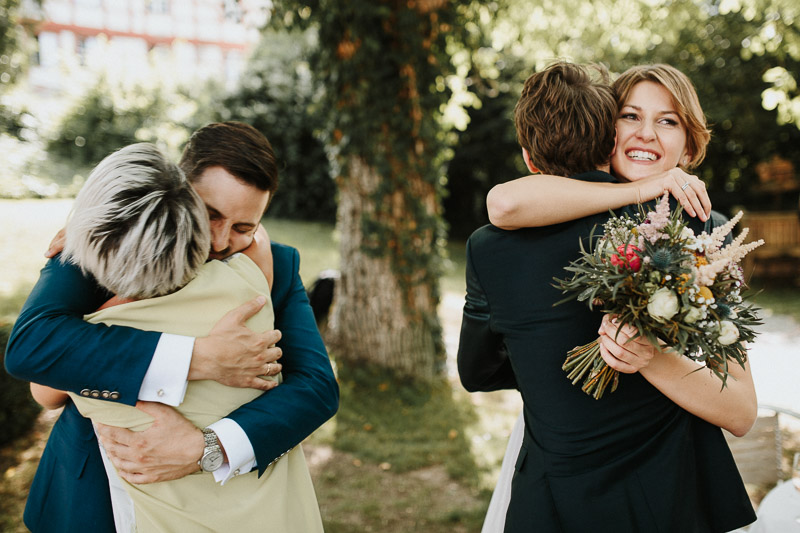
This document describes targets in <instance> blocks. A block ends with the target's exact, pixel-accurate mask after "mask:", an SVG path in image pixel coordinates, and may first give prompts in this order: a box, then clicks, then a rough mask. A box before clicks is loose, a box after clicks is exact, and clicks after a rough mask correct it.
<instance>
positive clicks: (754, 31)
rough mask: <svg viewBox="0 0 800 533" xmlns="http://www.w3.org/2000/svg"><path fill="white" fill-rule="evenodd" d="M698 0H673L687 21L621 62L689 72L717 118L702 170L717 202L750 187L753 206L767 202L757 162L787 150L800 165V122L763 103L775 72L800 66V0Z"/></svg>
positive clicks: (678, 16)
mask: <svg viewBox="0 0 800 533" xmlns="http://www.w3.org/2000/svg"><path fill="white" fill-rule="evenodd" d="M690 6H691V10H690V11H689V8H687V7H680V6H670V10H671V11H670V16H669V18H668V19H667V20H669V21H673V20H675V21H676V22H677V21H680V26H678V25H677V24H676V25H675V27H674V28H673V32H674V34H673V35H672V36H670V38H669V39H666V38H665V39H664V40H663V42H662V43H661V44H658V45H656V46H654V47H653V48H652V50H647V51H646V52H644V53H641V54H633V55H629V56H628V58H626V61H625V63H620V64H619V67H618V69H619V70H622V69H623V68H627V67H628V66H630V65H632V64H634V63H643V62H663V63H669V64H671V65H673V66H675V67H677V68H678V69H680V70H682V71H683V72H685V73H686V74H687V75H689V77H690V78H691V79H692V81H693V82H694V84H695V86H696V88H697V92H698V95H699V97H700V103H701V104H702V106H703V110H704V111H705V113H706V115H707V116H708V119H709V122H710V123H711V125H712V140H711V143H710V145H709V149H708V156H707V157H706V160H705V162H704V163H703V164H702V165H701V167H700V176H701V177H702V178H703V179H704V180H705V181H706V183H708V184H709V189H710V191H712V193H714V200H715V208H717V209H723V210H728V208H730V207H731V206H732V205H737V204H741V203H742V202H743V198H742V196H743V194H745V193H748V195H749V196H750V201H751V202H752V204H751V205H750V207H751V208H758V207H763V205H759V203H758V202H759V200H760V199H758V198H754V197H753V196H752V193H753V191H752V190H753V188H754V187H755V186H756V185H758V179H757V176H756V173H755V165H756V164H758V163H759V162H761V161H766V160H768V159H770V158H771V157H772V156H773V155H780V156H782V157H784V158H786V159H789V160H790V161H792V162H793V163H794V166H795V168H800V151H798V150H797V146H799V145H800V129H798V127H797V126H796V125H794V124H786V123H780V122H781V120H780V118H781V117H780V115H779V114H778V112H777V110H776V109H775V108H772V109H765V108H764V106H763V105H762V104H763V102H762V94H763V93H764V92H765V91H767V90H768V89H769V88H770V83H769V82H767V81H766V80H765V75H766V73H767V72H768V71H770V70H771V69H775V68H780V69H784V70H785V71H786V72H791V73H798V72H800V47H798V44H797V43H798V40H800V10H798V7H797V4H796V3H789V2H763V1H760V0H752V1H742V2H721V3H715V4H712V5H708V4H705V3H699V2H698V3H694V4H690ZM682 12H683V13H682ZM673 15H675V16H673ZM615 68H617V67H616V66H615ZM784 122H785V121H784ZM753 132H758V136H757V137H754V136H753ZM794 203H795V204H796V198H795V202H794Z"/></svg>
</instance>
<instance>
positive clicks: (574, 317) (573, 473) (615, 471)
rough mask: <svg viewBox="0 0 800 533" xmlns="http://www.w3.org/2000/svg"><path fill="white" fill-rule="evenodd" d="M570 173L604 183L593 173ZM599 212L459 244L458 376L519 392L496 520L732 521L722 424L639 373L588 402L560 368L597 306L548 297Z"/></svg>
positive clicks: (670, 525) (734, 502)
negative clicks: (463, 266)
mask: <svg viewBox="0 0 800 533" xmlns="http://www.w3.org/2000/svg"><path fill="white" fill-rule="evenodd" d="M576 178H577V179H582V180H587V181H613V178H612V177H611V176H610V175H608V174H605V173H602V172H592V173H587V174H581V175H579V176H576ZM607 218H608V215H597V216H592V217H587V218H583V219H580V220H576V221H573V222H567V223H564V224H557V225H553V226H548V227H543V228H528V229H521V230H517V231H504V230H501V229H498V228H496V227H494V226H484V227H483V228H481V229H479V230H477V231H476V232H475V233H474V234H473V235H472V236H471V237H470V239H469V241H468V244H467V298H466V305H465V307H464V317H463V323H462V329H461V340H460V345H459V352H458V367H459V374H460V377H461V380H462V383H463V385H464V387H465V388H466V389H467V390H470V391H487V390H495V389H499V388H518V389H519V391H520V393H521V394H522V398H523V401H524V417H525V429H526V433H525V438H524V441H523V447H522V450H521V452H520V456H519V459H518V461H517V468H516V472H515V476H514V482H513V485H512V496H511V503H510V506H509V511H508V515H507V523H506V527H507V529H506V531H510V532H516V531H519V532H522V531H525V532H529V531H536V532H537V533H539V532H541V533H547V532H575V533H582V532H585V531H592V532H595V533H597V532H605V531H608V532H615V533H618V532H627V531H641V532H648V533H649V532H657V531H663V532H678V531H680V532H691V531H729V530H731V529H734V528H736V527H739V526H741V525H744V524H747V523H749V522H751V521H752V520H753V519H754V518H755V517H754V515H753V510H752V507H751V506H750V504H749V501H748V499H747V495H746V493H745V492H744V487H743V484H742V482H741V478H740V477H739V474H738V471H737V470H736V466H735V464H734V463H733V460H732V457H731V454H730V451H729V450H728V447H727V445H726V444H725V441H724V438H723V436H722V434H721V431H720V429H719V428H715V427H713V426H710V425H709V424H707V423H706V422H704V421H702V420H700V419H698V418H697V417H695V416H693V415H691V414H689V413H688V412H686V411H684V410H683V409H681V408H680V407H678V406H677V405H676V404H675V403H673V402H672V401H671V400H669V399H668V398H667V397H666V396H664V395H663V394H661V393H660V392H659V391H658V390H656V389H655V388H654V387H653V386H651V385H650V384H649V383H648V382H647V381H646V380H645V379H644V378H642V377H641V376H640V375H639V374H627V375H626V374H623V375H621V377H620V383H619V388H618V390H617V391H616V392H614V393H613V394H609V393H606V395H605V396H604V397H603V398H602V399H600V400H594V399H593V398H591V397H590V396H588V395H586V394H584V393H583V392H582V391H581V390H580V387H578V386H573V385H572V384H571V383H570V381H569V380H568V379H567V377H566V373H565V372H564V371H563V370H562V369H561V365H562V364H563V362H564V358H565V356H566V354H567V352H568V351H569V350H570V349H572V348H574V347H576V346H579V345H582V344H585V343H588V342H590V341H592V340H594V339H595V338H597V329H598V327H599V325H600V319H601V317H602V315H601V314H600V313H598V312H592V311H590V310H589V309H588V307H587V306H586V304H585V303H583V302H577V301H574V300H573V301H571V302H567V303H564V304H561V305H557V306H554V304H555V303H556V302H557V301H559V300H561V299H562V298H563V295H562V294H561V292H560V291H559V290H558V289H556V288H554V287H553V283H554V282H553V278H554V277H557V278H565V277H566V276H567V274H568V273H567V272H566V271H565V270H564V267H565V266H567V265H568V264H569V263H570V262H571V261H573V260H576V259H577V258H578V257H579V250H580V249H579V242H580V241H581V240H582V239H583V240H584V241H586V240H587V239H588V237H589V235H590V234H591V233H592V230H593V229H594V228H595V227H596V226H597V225H599V224H602V223H603V222H605V221H606V220H607ZM692 224H693V225H694V226H695V227H694V229H695V230H696V231H700V230H702V229H703V228H702V225H701V224H702V223H700V226H699V227H698V223H697V222H694V223H692ZM584 244H587V243H586V242H585V243H584ZM706 489H711V490H710V491H707V490H706ZM708 492H711V494H708Z"/></svg>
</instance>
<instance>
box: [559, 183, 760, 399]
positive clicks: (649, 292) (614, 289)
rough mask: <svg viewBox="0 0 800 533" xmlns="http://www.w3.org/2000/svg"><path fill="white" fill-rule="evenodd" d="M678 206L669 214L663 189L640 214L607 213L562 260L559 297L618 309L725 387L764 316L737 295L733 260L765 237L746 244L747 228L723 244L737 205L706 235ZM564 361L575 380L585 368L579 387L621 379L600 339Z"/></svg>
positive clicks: (596, 391) (601, 387)
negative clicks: (565, 274) (598, 230)
mask: <svg viewBox="0 0 800 533" xmlns="http://www.w3.org/2000/svg"><path fill="white" fill-rule="evenodd" d="M680 212H681V209H680V207H679V208H678V209H677V210H676V211H675V212H674V213H672V214H670V208H669V198H668V196H667V195H666V194H665V195H664V197H663V198H661V200H660V201H659V202H658V204H657V205H656V209H655V210H654V211H650V212H648V213H643V212H642V213H640V215H639V217H638V218H637V219H634V218H631V217H630V216H628V215H627V214H626V215H623V216H619V217H617V216H613V215H612V217H611V218H610V219H609V220H608V221H607V222H606V223H605V224H603V229H604V230H605V235H604V236H602V237H600V238H599V240H597V242H596V245H595V246H594V249H593V250H590V251H587V250H586V249H584V247H583V245H582V244H581V257H580V258H579V259H578V260H577V261H573V262H572V263H571V264H570V265H569V266H568V267H566V270H567V271H569V272H572V273H573V276H572V278H571V279H568V280H559V279H556V280H555V281H556V282H557V285H556V286H557V287H558V288H560V289H562V291H563V292H564V293H572V294H571V296H569V297H568V298H565V299H564V300H562V301H560V302H558V303H563V302H566V301H569V300H572V299H573V298H577V299H578V301H586V302H588V304H589V308H590V309H593V308H595V307H600V308H602V310H603V311H604V312H606V313H611V314H614V315H617V317H618V318H617V319H618V321H619V323H620V324H630V325H632V326H633V327H635V328H637V329H638V330H639V334H640V335H642V336H644V337H645V338H646V339H647V340H648V341H649V342H650V343H651V344H652V345H653V346H655V347H659V346H660V347H661V348H664V344H666V346H669V347H671V348H672V349H674V350H675V351H676V352H678V353H680V354H682V355H684V356H686V357H689V358H690V359H693V360H695V361H699V362H701V363H703V364H704V365H705V366H706V367H707V368H709V369H710V370H711V371H712V372H713V373H714V374H715V375H716V376H717V377H719V378H720V380H721V381H722V387H723V388H724V387H725V382H726V379H727V377H728V364H729V362H735V363H737V364H739V365H741V366H744V363H745V361H746V360H747V351H746V349H745V344H744V343H746V342H748V341H751V340H753V339H754V338H755V333H754V331H753V330H752V326H754V325H758V324H760V323H761V322H760V321H759V317H758V316H757V314H756V311H757V309H756V308H754V307H753V306H751V305H747V304H745V303H744V302H743V300H742V295H741V291H742V290H743V289H744V288H745V287H744V277H743V273H742V269H741V267H740V266H739V264H738V263H739V261H741V259H742V258H743V257H744V256H745V255H747V253H749V252H750V251H751V250H753V249H755V248H757V247H758V246H760V245H762V244H763V243H764V241H763V240H759V241H756V242H751V243H748V244H743V243H744V239H745V237H746V236H747V233H748V229H747V228H745V229H744V230H743V231H742V233H741V234H740V235H739V236H738V237H737V238H736V239H734V240H733V241H732V242H731V243H730V244H728V245H727V246H723V243H724V241H725V237H726V235H728V233H730V232H731V229H732V228H733V226H734V225H736V223H737V222H738V221H739V220H740V219H741V218H742V213H741V212H739V213H738V214H737V215H736V216H735V217H734V218H733V219H731V220H730V221H729V222H727V223H726V224H724V225H722V226H720V227H718V228H716V229H714V230H713V231H712V233H711V234H710V235H709V234H707V233H705V232H703V233H701V234H700V235H695V234H694V232H693V231H692V230H691V229H690V228H689V227H687V224H686V223H685V222H683V220H682V219H681V217H680ZM592 241H595V235H593V236H592ZM556 305H557V304H556ZM562 368H563V369H564V370H566V371H567V372H568V376H567V377H568V378H569V379H571V380H572V383H573V385H574V384H576V383H578V381H580V379H581V378H583V377H584V376H585V380H584V383H583V386H582V387H581V388H582V390H583V391H584V392H586V393H587V394H590V395H591V396H593V397H594V398H595V399H599V398H600V397H601V396H602V395H603V392H604V391H605V389H606V387H608V386H609V385H611V392H614V390H616V388H617V385H618V383H619V372H618V371H616V370H614V369H612V368H611V367H609V366H608V365H607V364H606V363H605V361H604V360H603V358H602V357H601V356H600V346H599V343H598V340H595V341H593V342H591V343H589V344H586V345H584V346H579V347H576V348H573V349H572V350H571V351H570V352H569V353H568V354H567V359H566V361H565V362H564V365H563V366H562Z"/></svg>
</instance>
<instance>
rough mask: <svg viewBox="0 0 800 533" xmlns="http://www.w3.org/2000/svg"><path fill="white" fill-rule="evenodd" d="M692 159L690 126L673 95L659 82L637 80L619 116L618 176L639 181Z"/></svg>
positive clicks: (614, 165) (613, 162) (613, 163)
mask: <svg viewBox="0 0 800 533" xmlns="http://www.w3.org/2000/svg"><path fill="white" fill-rule="evenodd" d="M690 158H691V154H689V153H688V151H687V148H686V128H685V127H684V126H683V124H682V122H681V120H680V115H679V114H678V111H677V109H676V106H675V103H674V102H673V100H672V95H671V94H670V93H669V91H668V90H667V89H666V88H664V86H663V85H660V84H658V83H655V82H652V81H641V82H639V83H637V84H636V85H635V86H634V87H633V88H632V89H631V91H630V93H629V94H628V99H627V100H626V101H625V103H624V104H623V106H622V108H621V109H620V112H619V116H618V118H617V145H616V148H615V150H614V155H613V156H612V158H611V167H612V168H613V169H614V172H615V173H616V175H617V176H619V177H620V178H622V179H625V180H628V181H636V180H639V179H642V178H646V177H649V176H652V175H654V174H657V173H660V172H666V171H667V170H670V169H672V168H675V167H676V166H678V165H679V164H681V165H685V164H686V162H687V161H688V160H689V159H690Z"/></svg>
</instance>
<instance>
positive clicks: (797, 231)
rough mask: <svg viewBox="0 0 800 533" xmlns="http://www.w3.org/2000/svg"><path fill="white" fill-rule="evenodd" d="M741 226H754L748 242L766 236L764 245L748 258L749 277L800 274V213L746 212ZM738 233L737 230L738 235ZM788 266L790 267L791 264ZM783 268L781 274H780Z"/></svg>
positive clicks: (746, 276)
mask: <svg viewBox="0 0 800 533" xmlns="http://www.w3.org/2000/svg"><path fill="white" fill-rule="evenodd" d="M739 227H740V228H750V233H749V234H748V237H747V242H752V241H756V240H758V239H764V244H763V245H762V246H760V247H758V248H756V249H755V250H753V251H752V252H750V253H749V254H747V256H746V257H745V258H744V262H743V265H742V266H743V268H744V273H745V279H751V278H752V277H756V276H769V275H772V276H775V275H781V276H782V277H783V276H784V275H785V276H787V277H791V278H798V276H800V212H798V211H776V212H751V213H746V214H745V216H744V218H743V219H742V221H741V222H740V224H739ZM737 233H738V232H737V231H736V229H734V234H737ZM787 265H788V266H787ZM778 267H782V268H783V269H782V270H780V274H776V270H777V268H778Z"/></svg>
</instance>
